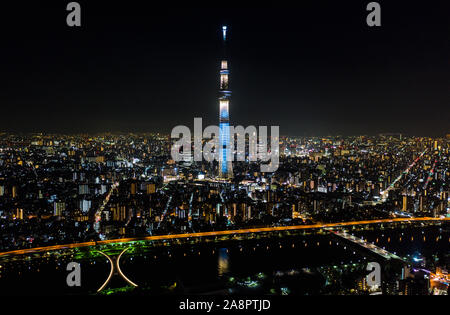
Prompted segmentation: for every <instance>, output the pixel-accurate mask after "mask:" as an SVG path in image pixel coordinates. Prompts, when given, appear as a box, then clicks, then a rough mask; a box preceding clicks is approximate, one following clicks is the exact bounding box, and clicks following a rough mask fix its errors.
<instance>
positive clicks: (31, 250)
mask: <svg viewBox="0 0 450 315" xmlns="http://www.w3.org/2000/svg"><path fill="white" fill-rule="evenodd" d="M425 221H450V218H395V219H380V220H364V221H350V222H338V223H319V224H310V225H293V226H276V227H265V228H251V229H239V230H225V231H213V232H198V233H186V234H168V235H154V236H146V237H130V238H119V239H111V240H104V241H96V242H94V241H91V242H83V243H72V244H64V245H53V246H44V247H35V248H27V249H18V250H12V251H7V252H1V253H0V257H1V256H6V255H23V254H32V253H38V252H48V251H54V250H65V249H72V248H80V247H88V246H97V245H108V244H114V243H129V242H137V241H161V240H162V241H164V240H171V239H186V238H196V237H209V236H224V235H231V236H232V235H236V234H250V233H264V232H276V231H294V230H307V229H321V228H333V227H343V226H352V225H365V224H379V223H396V222H399V223H401V222H405V223H409V222H425Z"/></svg>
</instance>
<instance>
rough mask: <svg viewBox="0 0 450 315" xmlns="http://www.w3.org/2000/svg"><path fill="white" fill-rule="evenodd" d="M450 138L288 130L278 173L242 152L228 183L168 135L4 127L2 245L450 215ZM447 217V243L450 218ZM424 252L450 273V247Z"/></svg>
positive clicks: (430, 265)
mask: <svg viewBox="0 0 450 315" xmlns="http://www.w3.org/2000/svg"><path fill="white" fill-rule="evenodd" d="M449 138H450V137H447V138H440V139H431V138H418V137H404V136H402V135H392V134H389V135H379V136H375V137H369V136H360V137H323V138H292V137H281V138H280V153H281V154H280V167H279V169H278V170H277V171H276V172H274V173H261V172H260V170H259V165H258V162H253V163H250V162H240V163H239V162H235V163H234V177H233V179H232V180H230V181H225V180H222V179H220V178H218V177H217V176H216V175H215V174H217V167H218V164H217V163H216V164H214V163H207V162H194V161H192V158H191V159H189V158H185V159H184V161H182V162H180V163H176V162H174V161H173V160H172V158H171V155H170V147H171V145H172V142H173V140H171V138H170V137H169V136H167V135H161V134H123V135H113V134H101V135H92V136H89V135H73V136H69V135H43V134H29V135H11V134H2V135H1V140H0V141H1V142H0V145H1V147H0V157H1V159H0V161H1V162H0V163H1V174H0V176H1V177H0V183H1V184H0V202H1V203H0V209H1V210H0V215H1V231H2V238H1V250H2V252H9V251H14V250H22V249H32V248H36V247H43V246H51V245H58V244H59V245H61V244H70V243H82V242H92V241H94V242H96V241H104V240H114V239H120V238H133V237H134V238H142V237H147V236H157V235H167V234H169V235H170V234H184V233H201V232H210V231H224V230H239V229H249V228H261V227H284V226H286V227H288V226H300V225H305V226H309V225H314V224H328V223H340V222H356V221H364V220H386V219H394V218H400V219H402V218H405V219H409V218H411V219H413V218H449V217H450V204H449V201H450V199H449V195H448V194H449V190H448V187H449V184H450V179H449V176H450V170H449V161H450V160H449V157H450V139H449ZM443 227H444V228H445V231H446V232H445V233H447V234H444V237H446V236H445V235H447V239H444V240H443V241H444V242H447V245H448V241H449V239H448V224H447V225H443ZM399 231H401V229H400V230H399ZM438 237H439V236H438ZM441 237H442V236H441ZM377 240H378V239H377ZM427 262H428V264H427V266H425V265H424V266H423V267H427V268H434V270H432V272H436V270H438V271H439V272H441V273H442V272H443V274H446V270H447V268H448V267H449V257H448V252H447V253H446V254H444V255H443V256H442V255H441V256H440V260H439V263H436V262H435V261H427ZM355 268H356V267H355ZM442 270H443V271H442ZM329 272H331V271H327V274H328V273H329ZM447 277H448V276H447ZM358 281H360V279H358ZM421 281H423V280H421ZM359 285H360V286H361V285H362V284H361V283H360V284H359ZM428 286H429V284H428ZM439 288H440V289H439V291H436V292H445V293H446V292H447V291H445V290H444V289H443V288H442V287H439ZM398 290H399V288H397V291H395V292H397V293H398V292H399V291H398ZM447 290H448V285H447ZM358 292H360V291H358ZM365 292H369V289H368V288H367V290H366V291H365ZM430 292H431V290H430Z"/></svg>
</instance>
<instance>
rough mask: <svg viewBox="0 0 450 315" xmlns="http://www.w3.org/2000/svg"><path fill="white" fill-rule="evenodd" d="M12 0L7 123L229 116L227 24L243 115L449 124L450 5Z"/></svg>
mask: <svg viewBox="0 0 450 315" xmlns="http://www.w3.org/2000/svg"><path fill="white" fill-rule="evenodd" d="M68 2H70V1H67V2H61V3H58V4H53V5H52V4H51V3H47V4H36V3H34V4H26V5H11V4H8V5H5V9H4V10H3V12H4V16H3V17H2V19H1V22H0V23H1V25H0V26H1V30H2V31H1V32H2V34H1V35H2V44H3V45H2V46H3V49H2V52H1V54H2V64H1V67H2V74H3V83H2V89H1V93H0V102H1V104H2V105H3V114H2V115H1V120H0V130H1V131H5V132H23V133H29V132H43V133H59V134H80V133H103V132H113V133H114V132H120V131H122V132H136V133H140V132H161V133H166V134H167V133H170V130H171V129H172V128H173V127H175V126H176V125H188V126H191V125H192V124H193V120H194V117H202V118H203V122H204V126H206V125H210V124H218V102H217V95H218V88H219V84H218V69H219V60H220V52H221V51H220V27H221V25H223V24H226V25H228V27H229V30H230V31H229V36H230V43H229V55H230V67H231V77H230V83H231V89H232V91H233V96H232V99H231V103H230V123H231V125H243V126H248V125H268V126H269V125H279V126H280V134H282V135H290V136H326V135H343V136H345V135H376V134H380V133H402V134H405V135H416V136H434V137H443V136H444V135H445V134H447V133H450V130H449V129H448V121H449V119H450V110H449V106H448V104H449V102H450V93H449V84H450V78H449V76H448V74H449V70H450V58H449V56H450V54H449V53H450V43H449V41H448V34H449V33H450V20H449V19H448V16H447V15H448V8H449V6H448V4H447V3H445V2H443V1H442V2H436V3H435V5H433V6H427V7H426V8H425V7H419V6H413V5H407V4H408V3H407V2H398V3H395V4H394V3H390V2H386V1H378V2H379V3H380V4H381V21H382V26H381V27H380V28H370V27H368V26H367V25H366V16H367V14H368V12H367V11H366V8H365V7H366V5H367V3H368V2H370V1H351V2H345V3H344V2H339V3H334V2H331V1H324V2H321V3H320V4H317V3H312V2H307V3H304V4H297V6H296V7H291V8H287V7H286V8H277V7H266V8H231V7H228V8H226V9H220V8H192V7H190V8H187V7H177V8H156V7H151V6H149V7H144V6H143V4H141V3H139V4H137V3H135V4H130V3H129V2H128V3H127V4H126V5H125V4H122V5H117V4H114V5H109V6H108V5H107V2H96V3H92V2H87V1H78V2H79V3H80V4H81V8H82V15H81V16H82V17H81V19H82V26H81V28H69V27H68V26H67V25H66V23H65V20H66V16H67V14H68V12H67V11H66V9H65V6H66V5H67V3H68Z"/></svg>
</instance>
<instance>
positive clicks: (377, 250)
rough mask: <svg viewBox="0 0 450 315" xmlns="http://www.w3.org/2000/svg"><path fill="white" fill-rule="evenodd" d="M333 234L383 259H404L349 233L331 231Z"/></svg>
mask: <svg viewBox="0 0 450 315" xmlns="http://www.w3.org/2000/svg"><path fill="white" fill-rule="evenodd" d="M330 232H331V233H333V234H334V235H336V236H338V237H340V238H343V239H346V240H348V241H350V242H352V243H354V244H357V245H359V246H362V247H364V248H365V249H368V250H370V251H371V252H372V253H374V254H377V255H379V256H381V257H383V258H384V259H387V260H389V259H399V260H403V258H401V257H399V256H397V255H394V254H393V253H391V252H388V251H387V250H384V249H382V248H380V247H378V246H376V245H374V244H372V243H369V242H366V241H365V240H364V239H362V238H359V237H356V236H354V235H351V234H349V233H347V232H346V231H332V230H330Z"/></svg>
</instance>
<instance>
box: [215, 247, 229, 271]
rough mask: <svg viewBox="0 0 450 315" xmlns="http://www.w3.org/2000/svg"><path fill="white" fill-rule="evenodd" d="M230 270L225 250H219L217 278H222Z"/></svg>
mask: <svg viewBox="0 0 450 315" xmlns="http://www.w3.org/2000/svg"><path fill="white" fill-rule="evenodd" d="M229 269H230V256H229V255H228V250H227V249H226V248H221V249H219V255H218V262H217V271H218V274H219V276H223V275H224V274H226V273H228V272H229Z"/></svg>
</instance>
